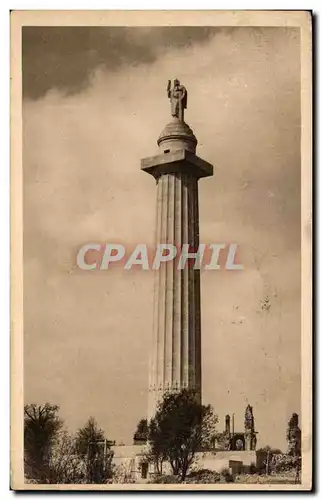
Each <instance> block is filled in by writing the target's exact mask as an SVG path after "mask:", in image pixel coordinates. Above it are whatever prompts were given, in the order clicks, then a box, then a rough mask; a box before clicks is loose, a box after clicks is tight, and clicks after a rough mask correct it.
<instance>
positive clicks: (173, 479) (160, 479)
mask: <svg viewBox="0 0 322 500" xmlns="http://www.w3.org/2000/svg"><path fill="white" fill-rule="evenodd" d="M149 483H150V484H151V483H153V484H178V483H181V480H180V477H179V476H174V475H172V474H171V475H161V476H157V475H156V476H155V477H154V478H153V479H152V480H151V481H149Z"/></svg>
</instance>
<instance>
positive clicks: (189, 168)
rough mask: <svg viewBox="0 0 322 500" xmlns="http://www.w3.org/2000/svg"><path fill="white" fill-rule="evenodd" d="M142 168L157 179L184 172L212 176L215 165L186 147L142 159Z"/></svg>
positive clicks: (198, 176)
mask: <svg viewBox="0 0 322 500" xmlns="http://www.w3.org/2000/svg"><path fill="white" fill-rule="evenodd" d="M141 170H143V171H144V172H146V173H148V174H151V175H152V176H153V177H154V178H155V179H157V178H158V177H160V176H161V175H163V174H175V173H184V174H187V175H189V176H191V177H196V178H198V179H199V178H200V177H211V176H212V175H213V166H212V165H211V163H208V162H207V161H205V160H203V159H202V158H200V157H199V156H197V155H196V154H194V153H191V152H190V151H187V150H186V149H184V148H181V149H178V150H176V151H169V152H164V153H162V154H159V155H156V156H149V157H147V158H143V159H142V160H141Z"/></svg>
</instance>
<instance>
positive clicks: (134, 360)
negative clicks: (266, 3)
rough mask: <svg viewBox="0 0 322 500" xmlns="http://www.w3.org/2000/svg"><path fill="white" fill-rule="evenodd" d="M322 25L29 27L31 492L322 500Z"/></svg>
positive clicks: (18, 236) (212, 16)
mask: <svg viewBox="0 0 322 500" xmlns="http://www.w3.org/2000/svg"><path fill="white" fill-rule="evenodd" d="M311 73H312V32H311V13H310V12H308V11H234V12H229V11H199V12H198V11H181V12H180V11H155V12H152V11H151V12H149V11H145V12H140V13H139V12H134V11H132V12H131V11H128V12H124V11H123V12H121V11H110V12H108V11H96V12H95V11H73V12H72V11H47V12H45V11H29V12H27V11H13V12H11V254H12V257H11V324H12V328H11V487H12V489H14V490H37V489H40V490H41V489H48V490H50V489H52V490H57V489H60V490H118V489H122V490H174V491H181V490H218V491H220V490H241V491H245V490H246V491H247V490H249V491H252V490H272V491H273V490H280V491H283V490H285V491H286V490H311V488H312V397H313V395H312V374H311V371H312V328H311V307H312V305H311V303H312V297H311V280H312V277H311V245H312V242H311V238H312V237H311V217H312V215H311V210H312V200H311V192H312V178H311V169H312V165H311V162H312V150H311V141H312V131H311V127H312V123H311V122H312V110H311V100H312V89H311V87H312V75H311Z"/></svg>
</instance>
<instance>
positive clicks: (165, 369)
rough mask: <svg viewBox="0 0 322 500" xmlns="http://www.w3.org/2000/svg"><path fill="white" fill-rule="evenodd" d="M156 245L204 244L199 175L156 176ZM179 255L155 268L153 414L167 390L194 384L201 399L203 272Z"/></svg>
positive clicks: (150, 409)
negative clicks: (181, 262)
mask: <svg viewBox="0 0 322 500" xmlns="http://www.w3.org/2000/svg"><path fill="white" fill-rule="evenodd" d="M157 184H158V187H157V191H158V193H157V222H156V244H159V243H168V244H172V245H174V246H175V247H176V248H177V250H178V254H179V255H180V254H181V247H182V245H183V244H184V243H188V244H189V245H190V252H196V251H197V250H198V246H199V214H198V180H197V178H196V177H191V176H189V175H188V174H184V173H169V174H164V175H162V176H161V177H159V179H158V181H157ZM178 262H179V257H177V258H176V259H174V260H172V261H169V262H164V263H161V266H160V269H159V270H156V271H155V285H154V314H153V338H152V351H151V361H150V384H149V418H151V417H152V416H153V415H154V413H155V411H156V407H157V404H158V402H159V401H160V399H161V398H162V395H163V394H164V392H165V391H168V390H174V391H178V390H181V389H183V388H190V389H194V390H195V391H196V394H197V397H198V399H199V400H201V335H200V272H199V270H195V269H193V264H194V260H193V261H190V262H187V263H186V264H185V266H184V269H182V270H178Z"/></svg>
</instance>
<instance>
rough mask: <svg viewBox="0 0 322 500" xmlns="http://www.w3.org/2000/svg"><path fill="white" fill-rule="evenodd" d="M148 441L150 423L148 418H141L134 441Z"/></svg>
mask: <svg viewBox="0 0 322 500" xmlns="http://www.w3.org/2000/svg"><path fill="white" fill-rule="evenodd" d="M147 439H148V421H147V419H146V418H141V420H140V421H139V423H138V425H137V429H136V431H135V433H134V436H133V440H134V442H135V441H147Z"/></svg>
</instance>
